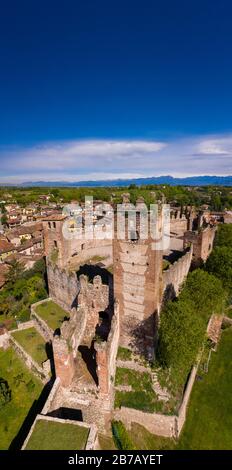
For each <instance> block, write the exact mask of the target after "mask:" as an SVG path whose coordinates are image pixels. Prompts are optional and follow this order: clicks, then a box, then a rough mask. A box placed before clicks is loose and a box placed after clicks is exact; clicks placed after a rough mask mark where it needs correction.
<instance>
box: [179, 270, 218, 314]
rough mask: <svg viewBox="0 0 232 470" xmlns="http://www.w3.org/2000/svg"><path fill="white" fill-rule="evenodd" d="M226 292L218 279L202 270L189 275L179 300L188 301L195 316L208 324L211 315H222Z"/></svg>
mask: <svg viewBox="0 0 232 470" xmlns="http://www.w3.org/2000/svg"><path fill="white" fill-rule="evenodd" d="M226 297H227V296H226V292H225V290H224V289H223V286H222V282H221V281H220V279H218V278H217V277H215V276H214V275H213V274H209V273H208V272H206V271H203V270H202V269H196V270H195V271H193V272H191V273H189V275H188V277H187V279H186V281H185V284H184V288H183V290H182V292H181V294H180V296H179V299H180V300H189V301H191V302H192V304H193V308H194V310H195V312H196V315H200V316H201V317H202V318H203V319H204V321H205V322H208V320H209V318H210V316H211V315H212V313H217V314H219V313H222V312H223V309H224V306H225V301H226Z"/></svg>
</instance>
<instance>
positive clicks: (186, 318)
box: [157, 299, 205, 386]
mask: <svg viewBox="0 0 232 470" xmlns="http://www.w3.org/2000/svg"><path fill="white" fill-rule="evenodd" d="M204 335H205V322H204V320H203V319H202V318H201V317H200V316H198V315H196V314H195V311H194V308H193V305H192V302H191V301H187V300H186V299H185V300H178V301H176V302H168V304H167V306H166V308H165V309H164V310H163V312H162V314H161V324H160V330H159V345H158V354H157V356H158V361H159V363H160V365H161V366H162V367H164V368H169V369H170V375H171V377H172V382H173V384H176V386H178V385H180V384H183V383H185V381H186V378H187V375H188V373H189V371H190V369H191V367H192V365H193V364H194V362H195V360H196V356H197V353H198V351H199V349H200V346H201V345H202V341H203V338H204Z"/></svg>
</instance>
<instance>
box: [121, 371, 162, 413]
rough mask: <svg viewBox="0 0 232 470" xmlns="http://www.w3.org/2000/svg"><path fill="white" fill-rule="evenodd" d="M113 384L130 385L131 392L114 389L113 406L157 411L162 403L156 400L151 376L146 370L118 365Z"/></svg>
mask: <svg viewBox="0 0 232 470" xmlns="http://www.w3.org/2000/svg"><path fill="white" fill-rule="evenodd" d="M115 385H116V386H117V385H130V386H131V387H132V391H131V392H124V391H119V390H116V392H115V404H114V405H115V408H120V407H121V406H127V407H128V408H135V409H137V410H143V411H149V412H153V411H155V410H156V411H159V410H160V409H161V408H162V403H161V402H158V400H157V397H156V394H155V392H154V390H153V388H152V381H151V376H150V374H149V373H148V372H138V371H135V370H132V369H125V368H121V367H118V368H117V370H116V377H115Z"/></svg>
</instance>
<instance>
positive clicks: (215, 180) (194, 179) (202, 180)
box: [0, 175, 232, 187]
mask: <svg viewBox="0 0 232 470" xmlns="http://www.w3.org/2000/svg"><path fill="white" fill-rule="evenodd" d="M130 184H136V185H143V184H169V185H170V186H178V185H182V186H209V185H213V186H232V176H207V175H206V176H189V177H186V178H174V177H173V176H169V175H167V176H152V177H150V178H131V179H115V180H101V181H76V182H68V181H27V182H25V183H21V184H18V185H12V184H10V185H9V186H18V187H28V186H30V187H34V186H36V187H48V186H50V187H86V186H89V187H90V186H92V187H103V186H110V187H115V186H129V185H130ZM0 185H1V184H0ZM4 186H8V185H7V184H4Z"/></svg>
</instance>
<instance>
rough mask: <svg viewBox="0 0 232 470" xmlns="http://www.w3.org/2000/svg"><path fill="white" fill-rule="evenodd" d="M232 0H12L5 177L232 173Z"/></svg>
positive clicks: (2, 126)
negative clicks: (33, 0)
mask: <svg viewBox="0 0 232 470" xmlns="http://www.w3.org/2000/svg"><path fill="white" fill-rule="evenodd" d="M231 50H232V5H231V2H230V1H229V0H226V1H223V0H222V1H220V2H212V1H208V0H201V2H200V1H198V0H194V1H192V0H190V1H188V2H187V1H186V0H185V1H178V0H176V1H175V0H172V1H171V0H169V1H168V0H166V1H165V0H163V1H161V0H160V1H156V0H143V1H137V0H134V1H130V0H124V1H121V0H117V1H103V0H98V1H96V0H94V1H90V0H85V1H80V0H75V1H71V0H66V1H59V0H57V1H56V2H53V1H52V0H47V1H46V2H45V1H43V0H41V1H40V2H31V1H24V0H21V1H20V2H18V1H17V0H12V1H11V2H2V5H1V16H0V182H1V181H2V182H7V181H9V182H11V181H12V182H13V181H14V182H17V181H18V182H20V181H27V180H38V179H40V180H41V179H43V180H64V179H68V180H85V179H102V178H110V179H111V178H117V177H119V176H120V177H130V176H132V177H133V176H156V175H161V174H172V175H174V176H185V175H193V174H195V175H199V174H221V175H225V174H232V119H231V109H232V93H231V84H232V54H231Z"/></svg>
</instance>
